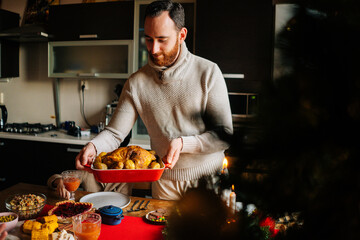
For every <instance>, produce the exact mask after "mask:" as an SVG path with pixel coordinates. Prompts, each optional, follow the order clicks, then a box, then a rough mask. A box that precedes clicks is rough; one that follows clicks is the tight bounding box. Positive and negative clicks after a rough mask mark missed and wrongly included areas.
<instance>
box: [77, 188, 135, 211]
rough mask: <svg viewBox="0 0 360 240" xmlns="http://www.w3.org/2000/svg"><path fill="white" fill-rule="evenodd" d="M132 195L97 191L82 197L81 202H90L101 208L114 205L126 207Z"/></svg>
mask: <svg viewBox="0 0 360 240" xmlns="http://www.w3.org/2000/svg"><path fill="white" fill-rule="evenodd" d="M130 201H131V200H130V197H129V196H127V195H125V194H122V193H118V192H96V193H90V194H88V195H85V196H83V197H82V198H80V200H79V202H89V203H92V204H93V207H94V208H96V209H99V208H101V207H104V206H108V205H112V206H115V207H119V208H124V207H126V206H127V205H129V204H130Z"/></svg>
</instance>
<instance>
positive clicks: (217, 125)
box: [92, 43, 233, 181]
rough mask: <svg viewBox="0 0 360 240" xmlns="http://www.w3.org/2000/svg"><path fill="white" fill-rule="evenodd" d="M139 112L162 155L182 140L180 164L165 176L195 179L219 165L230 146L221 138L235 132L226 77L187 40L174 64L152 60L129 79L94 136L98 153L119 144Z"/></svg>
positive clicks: (211, 172) (214, 170) (178, 178)
mask: <svg viewBox="0 0 360 240" xmlns="http://www.w3.org/2000/svg"><path fill="white" fill-rule="evenodd" d="M138 116H140V117H141V119H142V120H143V122H144V124H145V126H146V128H147V130H148V133H149V136H150V144H151V149H153V150H155V151H156V153H157V154H158V155H159V156H160V157H161V158H162V157H163V156H164V155H166V153H167V149H168V147H169V142H170V140H171V139H174V138H178V137H182V139H183V148H182V151H181V154H180V158H179V160H178V162H177V164H176V165H175V167H174V168H173V169H171V170H170V169H166V170H165V171H164V173H163V175H162V178H164V179H168V180H175V181H187V180H194V179H199V178H200V177H202V176H204V175H210V174H214V173H215V172H216V171H218V170H219V169H221V167H222V161H223V158H224V150H225V149H227V148H228V147H229V144H228V143H226V142H225V141H223V140H221V139H220V138H219V136H221V134H223V133H224V132H225V133H227V134H232V132H233V127H232V118H231V110H230V104H229V99H228V93H227V88H226V84H225V80H224V78H223V76H222V73H221V71H220V69H219V67H218V66H217V65H216V64H215V63H213V62H210V61H208V60H206V59H203V58H201V57H198V56H195V55H193V54H192V53H190V52H189V51H188V49H187V47H186V45H185V43H183V44H182V45H181V53H180V55H179V58H178V59H177V61H176V62H175V63H174V65H172V66H171V67H169V68H166V69H165V70H164V69H161V68H159V67H157V66H155V65H154V64H153V63H152V62H151V60H150V59H149V63H148V64H147V65H145V66H144V67H143V68H141V69H140V70H139V71H137V72H136V73H134V74H132V76H131V77H130V78H129V79H128V80H127V81H126V83H125V85H124V88H123V91H122V93H121V96H120V98H119V104H118V107H117V109H116V111H115V113H114V115H113V117H112V119H111V121H110V123H109V125H108V126H107V127H106V128H105V130H104V131H102V132H101V133H99V135H98V136H96V137H95V138H94V139H93V140H92V143H93V144H94V145H95V147H96V149H97V153H98V154H99V153H100V152H110V151H113V150H114V149H116V148H118V147H119V145H120V143H121V142H122V141H123V139H124V138H125V137H126V136H127V134H128V133H129V132H130V130H131V128H132V127H133V125H134V123H135V121H136V119H137V117H138ZM219 133H220V134H219Z"/></svg>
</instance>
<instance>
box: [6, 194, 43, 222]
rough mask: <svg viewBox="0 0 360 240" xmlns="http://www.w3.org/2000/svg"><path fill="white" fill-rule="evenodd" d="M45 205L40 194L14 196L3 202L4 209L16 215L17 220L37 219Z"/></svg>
mask: <svg viewBox="0 0 360 240" xmlns="http://www.w3.org/2000/svg"><path fill="white" fill-rule="evenodd" d="M45 204H46V196H45V195H44V194H42V193H21V194H14V195H12V196H10V197H8V198H7V199H6V200H5V205H6V209H7V210H9V211H11V212H14V213H16V214H17V215H18V216H19V220H27V219H33V218H37V217H38V216H39V214H40V212H41V210H42V209H43V208H44V206H45Z"/></svg>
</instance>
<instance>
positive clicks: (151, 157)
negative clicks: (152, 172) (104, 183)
mask: <svg viewBox="0 0 360 240" xmlns="http://www.w3.org/2000/svg"><path fill="white" fill-rule="evenodd" d="M156 163H157V164H156ZM94 168H96V169H149V168H152V169H154V168H160V163H158V161H157V158H156V153H155V151H147V150H145V149H143V148H142V147H140V146H127V147H120V148H118V149H116V150H114V151H112V152H109V153H104V152H102V153H100V154H99V156H97V157H96V159H95V161H94Z"/></svg>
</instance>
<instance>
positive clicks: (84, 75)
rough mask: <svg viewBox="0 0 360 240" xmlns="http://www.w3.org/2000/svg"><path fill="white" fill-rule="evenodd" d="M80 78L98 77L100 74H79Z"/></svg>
mask: <svg viewBox="0 0 360 240" xmlns="http://www.w3.org/2000/svg"><path fill="white" fill-rule="evenodd" d="M77 75H78V76H79V77H98V76H99V74H98V73H78V74H77Z"/></svg>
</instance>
